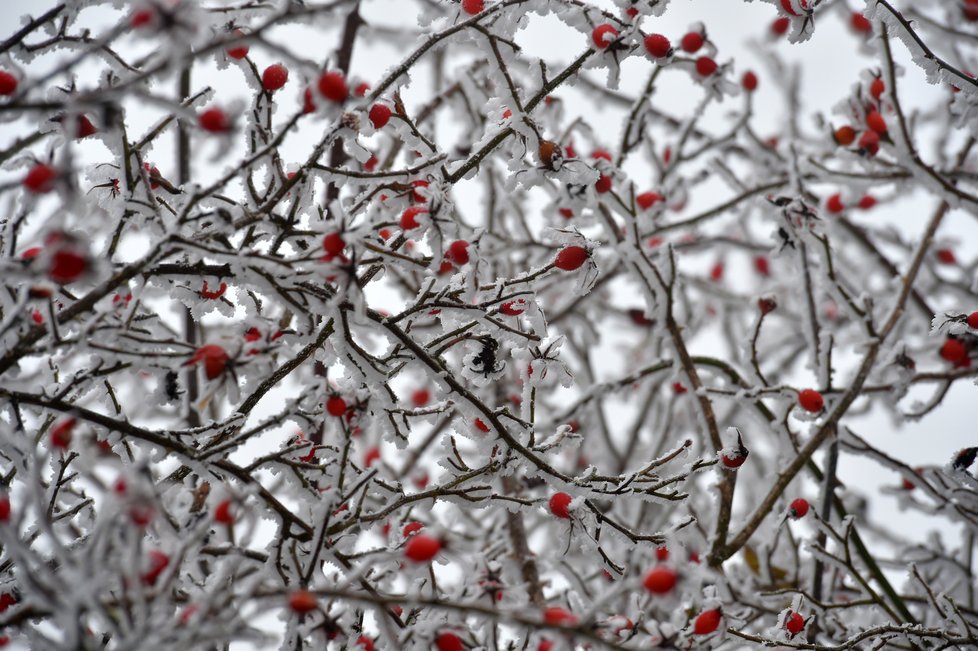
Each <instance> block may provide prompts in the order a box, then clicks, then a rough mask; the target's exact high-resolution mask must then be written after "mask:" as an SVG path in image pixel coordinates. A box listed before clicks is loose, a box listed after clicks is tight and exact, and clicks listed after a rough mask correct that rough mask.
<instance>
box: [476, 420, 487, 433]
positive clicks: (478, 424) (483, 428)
mask: <svg viewBox="0 0 978 651" xmlns="http://www.w3.org/2000/svg"><path fill="white" fill-rule="evenodd" d="M475 428H476V429H477V430H479V431H480V432H483V433H485V432H488V431H489V426H488V425H486V424H485V422H484V421H483V420H482V419H481V418H476V419H475Z"/></svg>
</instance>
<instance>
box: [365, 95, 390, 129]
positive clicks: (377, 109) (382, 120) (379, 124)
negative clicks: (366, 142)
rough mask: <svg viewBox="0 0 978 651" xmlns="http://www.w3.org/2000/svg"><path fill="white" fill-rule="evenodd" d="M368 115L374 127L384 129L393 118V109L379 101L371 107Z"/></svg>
mask: <svg viewBox="0 0 978 651" xmlns="http://www.w3.org/2000/svg"><path fill="white" fill-rule="evenodd" d="M368 117H369V118H370V122H371V124H373V125H374V129H383V128H384V127H385V126H386V125H387V123H388V122H389V121H390V119H391V109H390V107H389V106H387V105H386V104H381V103H379V102H378V103H377V104H374V105H373V106H371V107H370V112H369V113H368Z"/></svg>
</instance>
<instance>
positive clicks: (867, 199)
mask: <svg viewBox="0 0 978 651" xmlns="http://www.w3.org/2000/svg"><path fill="white" fill-rule="evenodd" d="M857 205H858V206H859V207H860V208H862V209H863V210H869V209H870V208H872V207H873V206H875V205H876V197H874V196H873V195H871V194H866V195H863V197H862V198H861V199H860V200H859V203H858V204H857Z"/></svg>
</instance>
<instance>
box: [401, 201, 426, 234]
mask: <svg viewBox="0 0 978 651" xmlns="http://www.w3.org/2000/svg"><path fill="white" fill-rule="evenodd" d="M426 214H428V209H427V208H419V207H418V206H412V207H410V208H408V209H407V210H405V211H404V214H402V215H401V228H402V229H404V230H406V231H409V230H412V229H414V228H418V227H420V226H421V224H419V223H418V219H417V217H418V215H426Z"/></svg>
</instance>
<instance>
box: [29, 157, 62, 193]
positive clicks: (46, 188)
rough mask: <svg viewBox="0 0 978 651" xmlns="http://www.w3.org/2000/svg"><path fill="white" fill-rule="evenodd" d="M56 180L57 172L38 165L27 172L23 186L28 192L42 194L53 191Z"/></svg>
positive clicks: (47, 166)
mask: <svg viewBox="0 0 978 651" xmlns="http://www.w3.org/2000/svg"><path fill="white" fill-rule="evenodd" d="M57 179H58V171H57V170H56V169H54V168H53V167H51V166H50V165H45V164H44V163H38V164H37V165H35V166H34V167H32V168H31V169H30V170H29V171H28V172H27V176H25V177H24V181H23V184H24V187H25V188H27V190H28V191H29V192H33V193H34V194H43V193H45V192H50V191H51V190H53V189H54V184H55V181H56V180H57Z"/></svg>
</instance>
